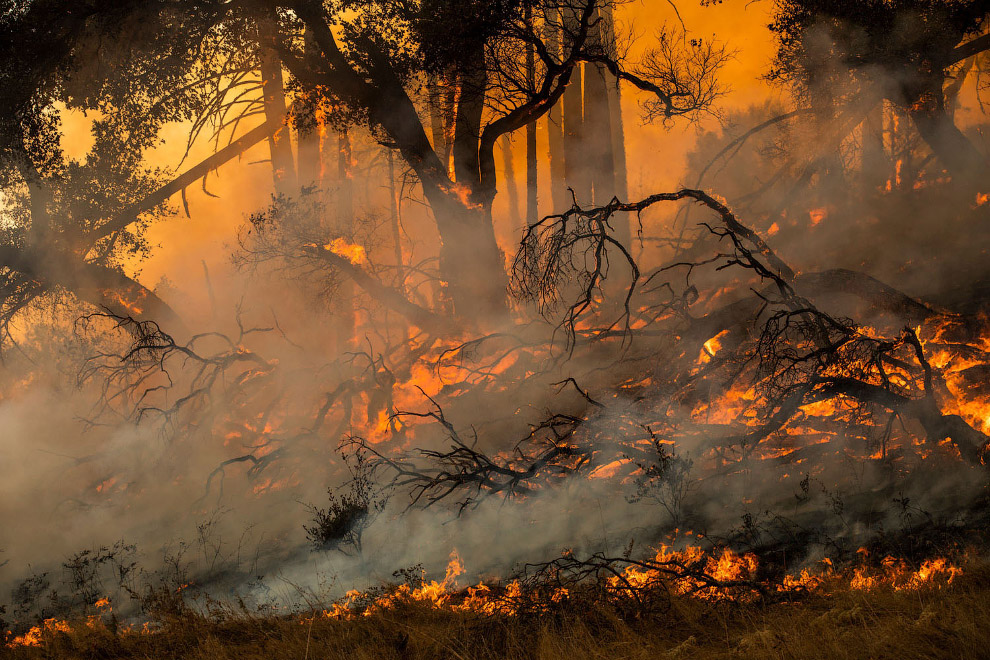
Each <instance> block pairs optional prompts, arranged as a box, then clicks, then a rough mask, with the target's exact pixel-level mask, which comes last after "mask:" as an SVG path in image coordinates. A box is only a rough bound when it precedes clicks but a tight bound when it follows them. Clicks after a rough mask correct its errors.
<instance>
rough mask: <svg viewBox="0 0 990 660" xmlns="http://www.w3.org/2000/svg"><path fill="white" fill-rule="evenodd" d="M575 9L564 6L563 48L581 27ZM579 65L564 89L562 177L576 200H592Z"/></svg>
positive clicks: (585, 201) (571, 40) (568, 46)
mask: <svg viewBox="0 0 990 660" xmlns="http://www.w3.org/2000/svg"><path fill="white" fill-rule="evenodd" d="M579 21H580V19H579V17H578V15H577V11H576V10H575V9H572V8H565V9H564V10H563V23H564V52H569V51H570V50H571V49H572V48H573V41H574V35H575V34H577V32H578V30H579V29H580V24H579ZM580 68H582V66H581V65H578V66H577V67H575V69H574V73H573V74H572V76H571V80H570V82H569V83H568V85H567V89H566V90H565V91H564V108H563V111H564V124H563V127H564V150H563V151H564V180H565V181H566V184H567V187H568V188H570V189H571V190H572V191H573V193H574V196H575V198H576V199H577V202H578V203H579V204H588V203H590V202H591V197H592V189H591V179H590V177H589V176H588V175H589V170H588V168H587V166H586V164H585V161H584V158H585V157H586V156H585V153H584V148H585V144H584V130H585V129H584V94H583V89H582V75H581V72H580V71H579V69H580Z"/></svg>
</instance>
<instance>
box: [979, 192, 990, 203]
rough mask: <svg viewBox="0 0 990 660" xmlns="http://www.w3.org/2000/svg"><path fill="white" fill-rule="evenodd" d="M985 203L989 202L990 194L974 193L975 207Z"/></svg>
mask: <svg viewBox="0 0 990 660" xmlns="http://www.w3.org/2000/svg"><path fill="white" fill-rule="evenodd" d="M987 202H990V193H984V192H978V193H976V205H977V206H983V205H984V204H986V203H987Z"/></svg>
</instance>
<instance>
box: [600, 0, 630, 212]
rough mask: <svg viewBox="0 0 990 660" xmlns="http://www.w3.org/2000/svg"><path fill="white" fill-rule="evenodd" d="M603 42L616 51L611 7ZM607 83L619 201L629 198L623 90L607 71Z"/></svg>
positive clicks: (605, 14) (604, 19)
mask: <svg viewBox="0 0 990 660" xmlns="http://www.w3.org/2000/svg"><path fill="white" fill-rule="evenodd" d="M601 12H602V40H603V41H604V46H605V49H606V50H607V51H608V52H614V51H615V50H616V41H615V20H614V18H613V16H612V7H611V5H608V4H606V5H605V6H604V7H602V10H601ZM605 83H606V86H607V88H608V110H609V120H610V122H611V131H610V132H611V136H612V167H613V170H614V173H615V177H614V194H615V196H616V197H618V198H619V199H622V200H625V199H627V198H628V197H629V181H628V174H627V172H626V135H625V128H624V127H623V125H622V89H621V88H620V87H619V85H618V81H617V80H616V79H615V76H613V75H612V74H611V73H609V72H608V71H605Z"/></svg>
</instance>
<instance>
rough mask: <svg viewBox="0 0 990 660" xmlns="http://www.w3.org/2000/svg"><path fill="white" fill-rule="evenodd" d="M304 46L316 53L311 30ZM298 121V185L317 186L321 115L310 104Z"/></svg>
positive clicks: (320, 176)
mask: <svg viewBox="0 0 990 660" xmlns="http://www.w3.org/2000/svg"><path fill="white" fill-rule="evenodd" d="M304 40H305V47H306V53H307V55H308V56H315V55H313V54H314V53H316V52H317V51H316V44H315V43H314V42H313V34H312V31H311V30H306V33H305V36H304ZM300 114H301V116H300V118H299V122H298V126H299V128H298V132H297V140H298V147H297V151H298V160H299V162H298V173H299V185H300V187H319V186H321V185H322V179H323V159H322V157H321V153H320V151H321V148H322V145H321V141H322V136H323V132H324V130H325V127H324V121H323V117H321V116H319V111H318V110H317V108H315V107H314V106H312V105H310V106H309V107H307V108H305V109H304V111H303V112H301V113H300Z"/></svg>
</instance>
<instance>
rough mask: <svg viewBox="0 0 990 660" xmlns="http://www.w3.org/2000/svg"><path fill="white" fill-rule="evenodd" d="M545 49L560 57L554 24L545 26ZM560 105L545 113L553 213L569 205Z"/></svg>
mask: <svg viewBox="0 0 990 660" xmlns="http://www.w3.org/2000/svg"><path fill="white" fill-rule="evenodd" d="M544 29H545V31H546V41H547V48H548V49H549V50H550V52H551V54H552V55H553V56H554V57H559V56H560V45H561V42H560V28H559V26H558V25H556V24H555V23H552V22H551V23H550V24H548V25H546V26H545V28H544ZM562 107H563V104H562V103H556V104H554V106H553V107H552V108H550V112H549V113H547V152H548V153H547V157H548V160H549V161H550V202H551V204H552V206H553V212H554V213H560V212H562V211H564V210H565V209H567V208H569V207H570V205H571V200H570V198H569V197H568V195H567V183H566V180H565V176H564V116H563V112H562Z"/></svg>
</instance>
